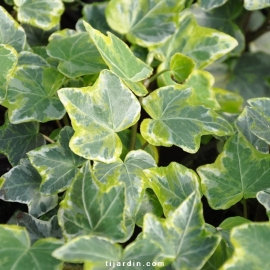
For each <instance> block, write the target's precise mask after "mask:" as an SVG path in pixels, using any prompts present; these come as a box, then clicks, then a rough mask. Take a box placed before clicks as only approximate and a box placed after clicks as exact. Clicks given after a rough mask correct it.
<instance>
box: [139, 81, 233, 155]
mask: <svg viewBox="0 0 270 270" xmlns="http://www.w3.org/2000/svg"><path fill="white" fill-rule="evenodd" d="M194 99H195V95H194V92H193V91H192V89H191V88H186V87H185V86H183V87H180V86H179V87H176V86H167V87H163V88H160V89H158V90H156V91H154V92H152V93H151V94H150V95H148V96H147V97H146V98H144V99H143V107H144V109H145V110H146V112H147V113H148V114H149V115H150V116H151V117H152V118H153V119H144V120H143V122H142V124H141V134H142V136H143V137H144V138H145V139H146V140H147V141H148V142H149V143H151V144H153V145H158V146H159V145H162V146H171V145H173V144H174V145H176V146H179V147H181V148H182V149H183V150H184V151H186V152H189V153H195V152H197V151H198V149H199V146H200V137H201V136H202V135H206V134H213V135H217V136H225V135H230V134H232V132H233V130H232V128H231V126H230V124H229V123H228V122H227V121H226V120H224V119H223V118H222V117H220V116H219V115H218V114H216V113H215V112H213V111H211V110H209V109H207V108H205V107H203V106H199V105H197V106H196V105H194ZM195 104H196V103H195Z"/></svg>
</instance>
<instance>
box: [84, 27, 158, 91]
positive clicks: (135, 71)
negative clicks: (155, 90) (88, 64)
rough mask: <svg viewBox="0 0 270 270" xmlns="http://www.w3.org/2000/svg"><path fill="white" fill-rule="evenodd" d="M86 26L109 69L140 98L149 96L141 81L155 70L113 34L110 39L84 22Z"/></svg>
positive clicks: (109, 34)
mask: <svg viewBox="0 0 270 270" xmlns="http://www.w3.org/2000/svg"><path fill="white" fill-rule="evenodd" d="M84 26H85V29H86V31H87V32H88V34H89V35H90V37H91V39H92V40H93V42H94V43H95V45H96V47H97V49H98V50H99V52H100V54H101V56H102V58H103V59H104V61H105V62H106V64H107V65H108V67H109V68H110V69H111V70H112V71H113V72H114V73H115V74H116V75H118V76H119V77H120V78H121V79H122V80H123V81H124V82H125V84H126V85H127V86H128V87H130V89H131V90H132V91H133V92H134V93H135V94H136V95H138V96H144V95H146V94H147V90H146V88H145V87H144V86H143V84H142V83H140V81H142V80H144V79H146V78H147V77H149V76H150V75H151V73H152V71H153V69H152V68H151V67H150V66H148V65H147V64H145V63H144V62H143V61H141V60H140V59H138V58H136V57H135V56H134V54H133V53H132V52H131V51H130V49H129V47H128V46H127V45H126V44H125V43H124V42H123V41H122V40H120V39H119V38H117V37H116V36H115V35H113V34H112V33H108V37H106V36H105V35H103V34H102V33H100V32H99V31H97V30H95V29H94V28H92V27H91V26H90V25H89V24H88V23H86V22H84Z"/></svg>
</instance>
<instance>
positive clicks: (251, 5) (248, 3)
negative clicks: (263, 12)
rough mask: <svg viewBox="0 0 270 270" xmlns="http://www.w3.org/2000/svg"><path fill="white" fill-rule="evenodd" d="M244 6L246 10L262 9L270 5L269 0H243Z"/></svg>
mask: <svg viewBox="0 0 270 270" xmlns="http://www.w3.org/2000/svg"><path fill="white" fill-rule="evenodd" d="M244 6H245V8H246V9H248V10H256V9H262V8H266V7H269V6H270V1H269V0H244Z"/></svg>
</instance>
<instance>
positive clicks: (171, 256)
mask: <svg viewBox="0 0 270 270" xmlns="http://www.w3.org/2000/svg"><path fill="white" fill-rule="evenodd" d="M143 238H144V239H147V240H148V241H151V242H153V243H155V244H156V245H157V246H159V247H160V249H161V252H160V254H159V255H158V256H157V257H156V258H155V261H158V262H165V263H167V264H168V263H170V262H172V265H173V267H175V269H183V270H184V269H194V270H195V269H201V267H202V266H203V265H204V264H205V262H206V261H207V260H208V258H209V257H210V256H211V255H212V253H213V252H214V250H215V249H216V247H217V245H218V243H219V240H220V238H219V237H218V236H216V235H210V234H209V233H208V232H207V231H206V230H205V224H204V220H203V213H202V204H201V202H200V199H199V196H197V195H196V192H193V193H192V194H191V195H190V196H189V197H188V198H187V199H186V200H185V201H184V202H183V203H182V204H181V205H180V206H179V207H178V208H177V209H176V210H175V211H174V212H173V213H172V214H171V215H170V216H169V217H168V218H167V219H166V220H160V219H158V218H156V217H155V216H154V215H152V214H146V215H145V218H144V226H143Z"/></svg>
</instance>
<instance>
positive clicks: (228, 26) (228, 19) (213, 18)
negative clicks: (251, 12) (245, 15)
mask: <svg viewBox="0 0 270 270" xmlns="http://www.w3.org/2000/svg"><path fill="white" fill-rule="evenodd" d="M242 10H243V1H241V0H234V1H228V2H227V3H226V4H225V5H223V6H222V7H219V8H216V9H214V10H211V11H208V12H207V11H204V10H203V9H202V8H200V7H199V6H198V5H196V4H195V5H193V6H192V7H191V12H192V13H193V14H194V15H195V18H196V20H197V22H198V24H199V25H201V26H204V27H209V28H213V29H216V30H218V31H221V32H224V33H226V34H228V35H230V36H232V37H234V38H235V39H236V40H237V41H238V46H237V47H236V48H235V49H234V50H233V51H232V52H231V53H230V55H240V54H241V53H242V52H243V51H244V49H245V36H244V34H243V32H242V30H241V29H240V28H239V26H238V25H237V24H236V23H235V22H234V21H233V20H234V19H235V18H237V17H238V16H239V15H240V14H241V12H242Z"/></svg>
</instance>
